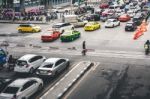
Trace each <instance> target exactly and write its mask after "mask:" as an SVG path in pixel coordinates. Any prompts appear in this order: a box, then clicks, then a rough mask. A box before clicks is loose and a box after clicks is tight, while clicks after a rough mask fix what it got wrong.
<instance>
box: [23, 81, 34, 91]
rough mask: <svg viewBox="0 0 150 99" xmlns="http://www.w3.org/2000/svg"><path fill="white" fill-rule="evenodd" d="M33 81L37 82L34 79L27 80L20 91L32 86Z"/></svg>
mask: <svg viewBox="0 0 150 99" xmlns="http://www.w3.org/2000/svg"><path fill="white" fill-rule="evenodd" d="M35 83H37V82H36V81H34V80H32V81H29V82H27V83H26V84H24V86H23V87H22V89H21V91H24V90H25V89H27V88H29V87H30V86H32V85H33V84H35Z"/></svg>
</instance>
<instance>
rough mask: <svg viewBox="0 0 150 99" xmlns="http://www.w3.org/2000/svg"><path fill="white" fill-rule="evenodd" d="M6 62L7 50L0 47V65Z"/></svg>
mask: <svg viewBox="0 0 150 99" xmlns="http://www.w3.org/2000/svg"><path fill="white" fill-rule="evenodd" d="M6 62H7V52H6V51H5V50H4V49H2V48H0V67H3V65H4V64H5V63H6Z"/></svg>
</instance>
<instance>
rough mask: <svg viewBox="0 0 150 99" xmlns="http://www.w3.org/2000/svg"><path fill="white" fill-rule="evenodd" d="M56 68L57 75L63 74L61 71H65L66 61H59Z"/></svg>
mask: <svg viewBox="0 0 150 99" xmlns="http://www.w3.org/2000/svg"><path fill="white" fill-rule="evenodd" d="M54 68H55V72H56V71H57V73H58V72H61V71H62V70H63V69H64V61H62V60H61V59H59V60H58V61H57V62H56V64H55V66H54Z"/></svg>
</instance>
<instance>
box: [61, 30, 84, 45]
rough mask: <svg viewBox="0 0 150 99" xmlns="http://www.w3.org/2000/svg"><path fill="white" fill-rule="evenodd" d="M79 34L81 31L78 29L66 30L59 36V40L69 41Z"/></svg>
mask: <svg viewBox="0 0 150 99" xmlns="http://www.w3.org/2000/svg"><path fill="white" fill-rule="evenodd" d="M80 35H81V33H80V32H79V31H76V30H67V31H65V32H64V33H63V34H62V35H61V36H60V40H61V41H62V42H70V41H74V40H76V39H77V38H79V37H80Z"/></svg>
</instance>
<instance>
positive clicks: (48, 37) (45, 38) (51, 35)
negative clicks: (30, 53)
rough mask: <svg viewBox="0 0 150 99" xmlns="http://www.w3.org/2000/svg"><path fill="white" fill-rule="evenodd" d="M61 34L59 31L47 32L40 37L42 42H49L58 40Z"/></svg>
mask: <svg viewBox="0 0 150 99" xmlns="http://www.w3.org/2000/svg"><path fill="white" fill-rule="evenodd" d="M60 35H61V33H60V32H59V31H55V30H52V31H49V32H47V33H44V34H42V35H41V40H42V42H50V41H54V40H56V39H58V38H59V37H60Z"/></svg>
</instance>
